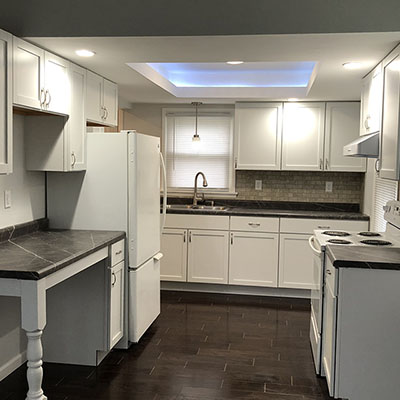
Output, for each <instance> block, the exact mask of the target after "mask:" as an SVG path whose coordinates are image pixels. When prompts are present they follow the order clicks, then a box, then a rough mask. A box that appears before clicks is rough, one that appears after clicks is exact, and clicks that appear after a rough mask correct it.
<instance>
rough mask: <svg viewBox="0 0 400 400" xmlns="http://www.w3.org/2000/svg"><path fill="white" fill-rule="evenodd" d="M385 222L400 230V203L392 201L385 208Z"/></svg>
mask: <svg viewBox="0 0 400 400" xmlns="http://www.w3.org/2000/svg"><path fill="white" fill-rule="evenodd" d="M383 210H384V211H385V220H386V221H387V222H389V223H391V224H392V225H394V226H396V227H398V228H400V201H396V200H391V201H388V202H387V203H386V205H385V206H383Z"/></svg>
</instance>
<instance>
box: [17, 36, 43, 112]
mask: <svg viewBox="0 0 400 400" xmlns="http://www.w3.org/2000/svg"><path fill="white" fill-rule="evenodd" d="M44 53H45V52H44V50H42V49H40V48H39V47H36V46H34V45H33V44H30V43H28V42H25V41H24V40H21V39H19V38H17V37H15V36H14V104H16V105H19V106H23V107H28V108H34V109H39V110H40V109H42V105H44V102H45V96H44V95H45V84H44Z"/></svg>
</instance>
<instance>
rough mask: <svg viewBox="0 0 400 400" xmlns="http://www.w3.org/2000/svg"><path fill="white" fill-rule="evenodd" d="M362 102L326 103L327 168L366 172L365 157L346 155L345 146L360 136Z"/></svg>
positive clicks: (327, 169) (328, 169) (330, 169)
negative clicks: (344, 153) (344, 152)
mask: <svg viewBox="0 0 400 400" xmlns="http://www.w3.org/2000/svg"><path fill="white" fill-rule="evenodd" d="M359 124H360V103H358V102H337V103H333V102H332V103H327V104H326V123H325V167H324V168H325V170H326V171H359V172H365V170H366V161H365V158H363V157H345V156H344V155H343V147H344V146H345V145H346V144H348V143H350V142H351V141H353V140H355V139H357V138H358V136H359Z"/></svg>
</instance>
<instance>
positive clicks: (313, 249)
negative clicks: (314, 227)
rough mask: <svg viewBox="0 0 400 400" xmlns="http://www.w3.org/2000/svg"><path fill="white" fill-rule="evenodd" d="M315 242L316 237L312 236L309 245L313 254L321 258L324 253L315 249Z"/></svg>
mask: <svg viewBox="0 0 400 400" xmlns="http://www.w3.org/2000/svg"><path fill="white" fill-rule="evenodd" d="M314 241H315V237H314V236H310V238H309V239H308V244H309V245H310V247H311V250H312V252H313V253H314V254H315V255H316V256H318V257H321V254H322V251H321V250H318V249H316V248H315V247H314V244H313V243H314Z"/></svg>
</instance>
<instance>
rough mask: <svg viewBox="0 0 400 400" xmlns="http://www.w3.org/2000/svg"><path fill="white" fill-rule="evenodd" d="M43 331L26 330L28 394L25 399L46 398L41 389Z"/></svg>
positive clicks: (40, 399) (44, 399) (37, 399)
mask: <svg viewBox="0 0 400 400" xmlns="http://www.w3.org/2000/svg"><path fill="white" fill-rule="evenodd" d="M42 333H43V331H41V330H37V331H33V332H26V336H27V337H28V350H27V359H28V370H27V372H26V377H27V379H28V387H29V390H28V394H27V396H26V400H46V399H47V397H46V396H44V395H43V390H42V379H43V368H42V364H43V361H42V357H43V349H42V341H41V337H42Z"/></svg>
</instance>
